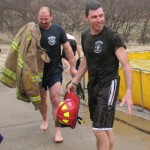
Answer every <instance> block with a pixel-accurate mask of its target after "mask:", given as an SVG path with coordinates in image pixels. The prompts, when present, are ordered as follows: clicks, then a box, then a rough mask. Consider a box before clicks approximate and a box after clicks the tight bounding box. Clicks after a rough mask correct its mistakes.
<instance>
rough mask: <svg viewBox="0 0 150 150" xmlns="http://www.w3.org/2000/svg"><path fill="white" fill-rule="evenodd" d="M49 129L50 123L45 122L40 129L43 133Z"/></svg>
mask: <svg viewBox="0 0 150 150" xmlns="http://www.w3.org/2000/svg"><path fill="white" fill-rule="evenodd" d="M47 128H48V121H43V122H42V124H41V126H40V129H41V130H42V131H46V130H47Z"/></svg>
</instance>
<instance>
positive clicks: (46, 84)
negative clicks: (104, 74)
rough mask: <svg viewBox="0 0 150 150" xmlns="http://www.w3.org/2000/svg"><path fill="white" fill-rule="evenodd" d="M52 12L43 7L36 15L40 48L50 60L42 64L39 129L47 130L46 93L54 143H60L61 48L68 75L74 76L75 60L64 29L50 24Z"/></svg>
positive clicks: (61, 139)
mask: <svg viewBox="0 0 150 150" xmlns="http://www.w3.org/2000/svg"><path fill="white" fill-rule="evenodd" d="M52 18H53V17H52V12H51V10H50V9H49V8H48V7H46V6H44V7H41V8H40V10H39V13H38V21H39V26H40V31H41V47H42V48H44V49H45V50H46V53H47V54H48V56H49V58H50V63H45V64H44V71H43V80H42V87H41V106H40V112H41V114H42V117H43V122H42V124H41V126H40V129H41V130H43V131H45V130H47V128H48V117H47V92H48V93H49V94H50V102H51V104H52V115H53V119H54V122H55V126H56V130H55V142H62V141H63V137H62V135H61V129H60V128H59V126H58V125H57V123H56V122H57V118H56V108H57V106H58V104H59V102H60V89H61V83H62V72H63V66H62V62H61V46H62V47H63V48H64V49H65V54H66V56H67V58H68V61H69V63H70V73H71V75H72V76H74V75H75V73H76V69H75V59H74V54H73V52H72V49H71V46H70V44H69V41H68V39H67V36H66V33H65V31H64V29H63V28H62V27H61V26H59V25H58V24H54V23H52Z"/></svg>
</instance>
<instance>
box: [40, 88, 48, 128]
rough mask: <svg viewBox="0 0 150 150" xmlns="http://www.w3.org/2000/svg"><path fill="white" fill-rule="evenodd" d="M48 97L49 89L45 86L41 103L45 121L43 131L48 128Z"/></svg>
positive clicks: (42, 126)
mask: <svg viewBox="0 0 150 150" xmlns="http://www.w3.org/2000/svg"><path fill="white" fill-rule="evenodd" d="M46 97H47V91H46V90H45V89H44V88H41V99H42V100H41V105H40V112H41V114H42V117H43V122H42V124H41V126H40V129H41V130H42V131H46V130H47V128H48V117H47V102H46Z"/></svg>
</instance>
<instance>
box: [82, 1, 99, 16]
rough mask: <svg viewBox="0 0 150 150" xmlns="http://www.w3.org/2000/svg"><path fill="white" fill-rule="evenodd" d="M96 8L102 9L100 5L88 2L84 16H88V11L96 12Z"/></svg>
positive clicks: (96, 2) (95, 2)
mask: <svg viewBox="0 0 150 150" xmlns="http://www.w3.org/2000/svg"><path fill="white" fill-rule="evenodd" d="M98 8H102V4H101V3H100V2H98V1H90V2H88V3H87V5H86V8H85V16H86V17H87V16H88V15H89V10H97V9H98Z"/></svg>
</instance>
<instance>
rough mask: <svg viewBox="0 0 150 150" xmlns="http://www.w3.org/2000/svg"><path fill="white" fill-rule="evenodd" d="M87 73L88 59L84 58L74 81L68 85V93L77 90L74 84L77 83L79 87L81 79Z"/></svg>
mask: <svg viewBox="0 0 150 150" xmlns="http://www.w3.org/2000/svg"><path fill="white" fill-rule="evenodd" d="M86 71H87V63H86V57H85V56H84V57H83V58H82V59H81V62H80V66H79V69H78V71H77V73H76V75H75V77H74V78H73V79H72V82H71V83H70V84H69V85H68V88H67V90H68V91H70V90H76V89H77V87H76V86H75V85H74V84H72V83H75V84H76V85H78V83H79V82H80V80H81V78H82V77H83V76H84V74H85V73H86Z"/></svg>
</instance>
